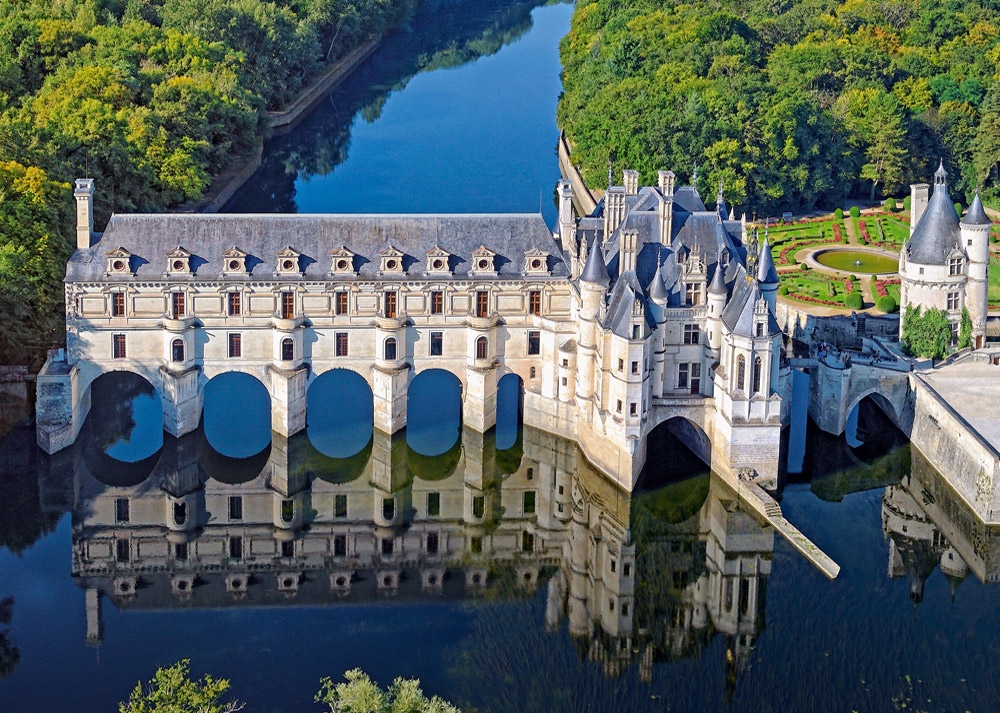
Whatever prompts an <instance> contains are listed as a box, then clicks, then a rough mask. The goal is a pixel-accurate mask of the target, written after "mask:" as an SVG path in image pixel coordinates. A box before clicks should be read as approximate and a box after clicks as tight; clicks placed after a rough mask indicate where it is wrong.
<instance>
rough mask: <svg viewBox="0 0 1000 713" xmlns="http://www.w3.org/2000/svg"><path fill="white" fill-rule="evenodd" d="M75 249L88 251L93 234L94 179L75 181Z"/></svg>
mask: <svg viewBox="0 0 1000 713" xmlns="http://www.w3.org/2000/svg"><path fill="white" fill-rule="evenodd" d="M73 198H75V199H76V249H77V250H89V249H90V239H91V237H92V236H93V234H94V179H93V178H78V179H76V189H75V190H74V191H73Z"/></svg>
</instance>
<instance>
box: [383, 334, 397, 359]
mask: <svg viewBox="0 0 1000 713" xmlns="http://www.w3.org/2000/svg"><path fill="white" fill-rule="evenodd" d="M384 354H385V360H386V361H394V360H395V359H396V338H395V337H389V338H388V339H386V340H385V349H384Z"/></svg>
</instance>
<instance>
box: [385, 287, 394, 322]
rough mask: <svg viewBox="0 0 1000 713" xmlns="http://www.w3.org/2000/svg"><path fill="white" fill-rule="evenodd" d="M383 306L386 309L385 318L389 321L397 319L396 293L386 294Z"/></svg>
mask: <svg viewBox="0 0 1000 713" xmlns="http://www.w3.org/2000/svg"><path fill="white" fill-rule="evenodd" d="M382 303H383V304H382V306H383V307H384V308H385V309H384V310H383V311H384V312H385V316H386V317H387V318H389V319H395V318H396V293H395V292H386V293H385V294H384V295H383V297H382Z"/></svg>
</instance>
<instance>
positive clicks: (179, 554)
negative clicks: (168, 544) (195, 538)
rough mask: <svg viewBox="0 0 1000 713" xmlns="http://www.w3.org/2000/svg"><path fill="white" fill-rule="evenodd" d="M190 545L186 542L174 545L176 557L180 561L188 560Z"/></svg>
mask: <svg viewBox="0 0 1000 713" xmlns="http://www.w3.org/2000/svg"><path fill="white" fill-rule="evenodd" d="M187 558H188V546H187V543H186V542H178V543H177V544H175V545H174V559H175V560H178V561H179V562H187Z"/></svg>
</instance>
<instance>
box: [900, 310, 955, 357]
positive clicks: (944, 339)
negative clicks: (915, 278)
mask: <svg viewBox="0 0 1000 713" xmlns="http://www.w3.org/2000/svg"><path fill="white" fill-rule="evenodd" d="M902 342H903V348H904V349H905V350H906V351H907V352H909V353H910V354H913V355H914V356H919V357H929V358H931V359H941V358H943V357H944V356H945V355H946V354H947V353H948V344H949V343H950V342H951V322H950V321H949V320H948V313H947V312H945V311H944V310H940V309H935V308H931V309H929V310H927V311H926V312H923V311H922V310H921V309H920V307H919V306H918V307H910V308H909V309H907V310H906V313H905V314H904V315H903V339H902Z"/></svg>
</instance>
